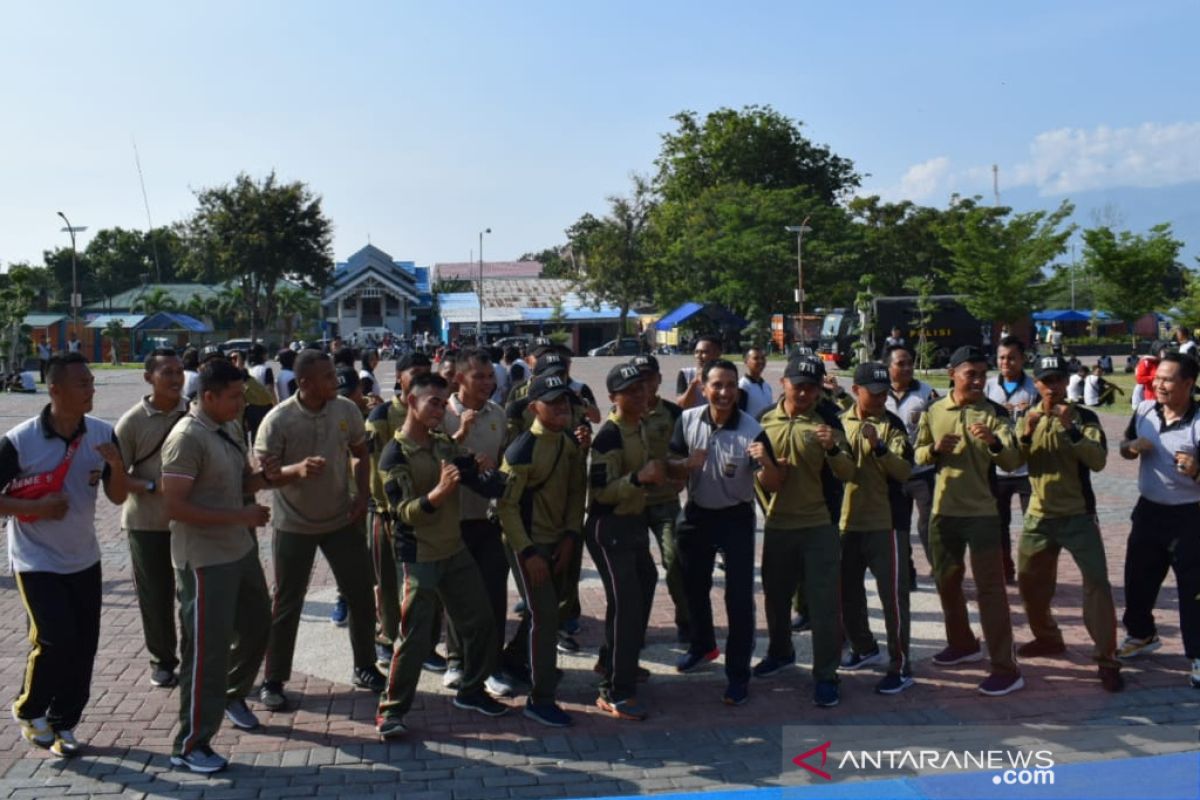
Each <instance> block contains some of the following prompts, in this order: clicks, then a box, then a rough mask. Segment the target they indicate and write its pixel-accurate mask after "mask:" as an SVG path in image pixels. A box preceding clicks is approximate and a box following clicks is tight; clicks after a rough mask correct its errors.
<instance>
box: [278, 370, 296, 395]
mask: <svg viewBox="0 0 1200 800" xmlns="http://www.w3.org/2000/svg"><path fill="white" fill-rule="evenodd" d="M294 380H296V373H294V372H292V371H291V370H290V369H284V368H283V367H280V368H279V376H278V377H277V378H275V396H276V397H277V398H279V402H281V403H282V402H283V401H284V400H287V399H288V398H289V397H291V396H292V388H291V385H292V381H294Z"/></svg>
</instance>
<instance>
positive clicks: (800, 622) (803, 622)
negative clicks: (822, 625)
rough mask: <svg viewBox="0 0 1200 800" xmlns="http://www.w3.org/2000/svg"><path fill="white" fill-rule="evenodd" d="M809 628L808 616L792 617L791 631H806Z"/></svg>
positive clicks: (797, 615) (798, 615)
mask: <svg viewBox="0 0 1200 800" xmlns="http://www.w3.org/2000/svg"><path fill="white" fill-rule="evenodd" d="M811 627H812V625H810V624H809V622H808V614H796V615H794V616H793V617H792V630H793V631H796V632H799V631H806V630H808V629H809V628H811Z"/></svg>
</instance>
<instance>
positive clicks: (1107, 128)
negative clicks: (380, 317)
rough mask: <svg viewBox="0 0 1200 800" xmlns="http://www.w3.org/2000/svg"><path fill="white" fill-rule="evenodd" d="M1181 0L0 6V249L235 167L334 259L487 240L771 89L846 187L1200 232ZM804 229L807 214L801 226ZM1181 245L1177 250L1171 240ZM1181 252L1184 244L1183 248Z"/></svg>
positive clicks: (422, 256) (1198, 134) (101, 220)
mask: <svg viewBox="0 0 1200 800" xmlns="http://www.w3.org/2000/svg"><path fill="white" fill-rule="evenodd" d="M1198 23H1200V4H1197V3H1196V2H1195V0H1186V1H1183V2H1175V1H1174V0H1163V1H1162V2H1155V3H1136V4H1134V3H1128V2H1055V3H1044V2H1024V1H1014V2H1008V3H992V4H982V3H957V4H956V3H949V2H943V3H927V2H912V1H910V2H907V3H893V2H863V3H853V4H851V3H817V2H795V1H793V2H747V3H741V4H733V3H718V2H698V1H697V0H693V1H692V2H675V1H674V0H663V1H662V2H656V1H655V0H650V1H649V2H648V1H647V0H641V2H625V1H624V0H610V1H609V2H604V3H590V4H584V3H564V2H561V0H559V2H508V3H499V2H496V3H487V2H479V3H473V2H453V1H451V2H445V3H428V2H424V3H415V2H386V3H385V2H379V3H372V2H354V3H328V2H304V1H300V2H286V3H285V2H249V3H247V2H244V0H243V1H242V2H224V0H211V1H210V2H203V3H200V2H190V3H189V2H180V3H162V2H157V3H134V2H116V3H104V4H97V3H87V2H54V3H35V2H31V1H30V0H24V2H17V1H14V2H9V3H5V5H4V7H3V11H2V12H0V152H3V153H4V157H3V158H0V264H6V263H10V262H19V261H30V262H33V263H40V261H41V257H42V251H43V250H45V249H47V248H51V247H54V246H60V245H65V244H66V243H67V236H66V234H64V233H62V232H61V231H60V228H61V227H62V222H61V220H60V219H59V218H58V217H57V216H56V212H57V211H63V212H64V213H65V214H66V215H67V216H68V217H69V219H70V220H71V222H72V224H73V225H76V226H87V227H88V229H89V230H88V231H87V232H84V233H83V234H81V236H80V239H79V245H80V247H83V246H85V245H86V243H87V241H88V237H89V236H90V235H91V234H92V233H94V232H95V231H96V230H98V229H101V228H106V227H114V226H121V227H125V228H136V229H145V228H146V227H147V210H146V206H145V204H144V203H143V197H142V191H141V187H140V185H139V180H138V172H137V167H136V164H135V160H134V142H135V141H136V146H137V151H138V153H139V155H140V161H141V167H142V171H143V174H144V180H145V190H146V196H147V198H148V201H149V209H150V214H149V216H150V218H151V219H152V220H153V223H154V224H155V225H162V224H169V223H171V222H174V221H178V220H181V219H183V218H186V217H187V216H188V215H189V214H190V213H191V212H192V211H193V210H194V208H195V192H196V191H198V190H200V189H202V188H206V187H211V186H217V185H222V184H227V183H230V182H231V181H232V180H233V179H234V177H235V176H236V175H237V174H238V173H239V172H246V173H248V174H250V175H252V176H254V177H262V176H264V175H266V174H267V173H268V172H270V171H271V170H274V171H275V172H276V173H277V174H278V176H279V177H280V178H283V179H286V180H301V181H304V182H305V183H307V184H308V185H309V187H310V188H311V189H312V191H313V192H315V193H316V194H318V195H320V196H321V197H322V205H323V209H324V211H325V213H326V214H327V215H328V216H329V217H330V219H331V220H332V221H333V224H334V232H335V235H334V257H335V258H336V259H337V260H344V259H345V258H346V257H347V256H349V255H350V254H351V253H353V252H354V251H356V250H357V249H359V248H360V247H362V246H363V245H365V244H366V243H367V242H368V240H369V241H370V242H371V243H373V244H375V245H377V246H378V247H381V248H382V249H383V250H385V251H387V252H388V253H390V254H391V255H392V256H393V257H394V258H396V259H402V260H412V261H416V262H417V263H418V264H432V263H435V262H444V261H464V260H466V259H467V258H468V257H470V256H472V255H473V256H475V257H478V253H477V252H476V250H477V248H478V246H479V244H478V243H479V232H480V231H482V230H483V229H485V228H488V227H490V228H491V229H492V233H491V234H488V235H487V236H486V238H485V241H484V256H485V258H486V259H487V260H507V259H513V258H516V257H518V256H519V255H521V254H522V253H525V252H530V251H537V250H541V249H542V248H545V247H549V246H552V245H556V244H559V243H561V242H563V241H564V235H563V229H564V228H566V227H567V226H568V225H570V224H571V223H572V222H573V221H574V220H576V219H577V218H578V217H579V216H580V215H581V214H583V213H585V212H592V213H601V212H603V211H604V209H605V206H606V202H605V198H606V197H608V196H609V195H612V194H614V193H622V192H625V191H627V190H628V187H629V177H630V175H631V173H634V172H641V173H651V172H652V171H653V168H654V165H653V162H654V158H655V156H656V154H657V153H658V149H659V144H660V136H661V135H662V134H663V133H665V132H667V131H670V130H672V129H673V123H672V121H671V116H672V115H673V114H676V113H678V112H680V111H682V110H685V109H686V110H692V111H695V112H697V113H699V114H701V115H703V114H705V113H707V112H709V111H713V110H715V109H717V108H721V107H732V108H741V107H743V106H746V105H751V104H759V105H770V106H772V107H774V108H775V109H776V110H778V111H780V112H781V113H783V114H785V115H787V116H789V117H791V118H793V119H795V120H798V121H800V122H802V123H803V131H804V133H805V135H807V136H808V137H809V138H810V139H812V140H813V141H815V142H818V143H821V144H825V145H828V146H829V147H831V148H832V149H833V151H834V152H836V153H838V154H839V155H841V156H843V157H846V158H849V159H851V160H853V161H854V163H855V165H856V166H857V168H858V170H859V171H860V172H861V173H863V174H864V175H865V176H866V177H865V178H864V182H863V187H862V190H861V193H862V194H879V195H881V196H883V197H884V198H886V199H889V200H900V199H910V200H913V201H915V202H918V203H922V204H927V205H936V206H944V205H945V204H946V202H947V200H948V198H949V197H950V195H951V193H954V192H957V193H959V194H963V195H974V194H981V195H984V196H985V197H986V198H987V199H989V200H990V199H991V197H992V188H993V187H992V165H993V164H995V165H997V166H998V167H999V184H1000V193H1001V198H1002V202H1004V203H1005V204H1006V205H1012V206H1014V207H1015V208H1018V209H1019V210H1032V209H1035V208H1050V207H1055V206H1057V205H1058V203H1059V202H1061V200H1062V199H1064V198H1070V199H1071V200H1072V201H1074V202H1075V203H1076V204H1077V206H1078V207H1079V212H1078V213H1077V218H1078V221H1079V222H1081V223H1082V224H1084V225H1087V224H1093V223H1094V222H1095V221H1096V220H1098V219H1103V220H1107V221H1114V222H1118V223H1120V224H1121V225H1122V227H1127V228H1130V229H1133V230H1143V231H1144V230H1145V229H1147V228H1149V226H1150V225H1153V224H1155V223H1157V222H1171V223H1172V224H1173V225H1174V229H1175V232H1176V234H1177V235H1178V236H1179V237H1180V238H1182V239H1184V240H1185V242H1186V243H1187V251H1186V252H1187V253H1189V255H1190V254H1192V253H1197V252H1200V102H1197V101H1198V100H1200V48H1197V47H1196V46H1195V31H1196V30H1197V28H1198V27H1200V24H1198ZM812 235H819V232H814V233H813V234H812ZM1189 263H1191V262H1189ZM1191 265H1192V266H1195V264H1194V263H1191Z"/></svg>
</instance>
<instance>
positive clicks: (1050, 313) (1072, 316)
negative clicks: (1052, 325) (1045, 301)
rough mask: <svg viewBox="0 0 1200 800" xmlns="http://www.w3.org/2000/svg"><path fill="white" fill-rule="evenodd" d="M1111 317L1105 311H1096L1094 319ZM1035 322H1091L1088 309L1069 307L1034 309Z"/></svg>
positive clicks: (1103, 319) (1102, 319)
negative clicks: (1078, 309)
mask: <svg viewBox="0 0 1200 800" xmlns="http://www.w3.org/2000/svg"><path fill="white" fill-rule="evenodd" d="M1111 317H1112V315H1111V314H1109V313H1108V312H1107V311H1097V312H1096V319H1098V320H1100V321H1101V322H1103V321H1105V320H1108V319H1110V318H1111ZM1033 319H1034V321H1035V322H1091V321H1092V312H1090V311H1075V310H1074V309H1069V308H1048V309H1046V310H1045V311H1035V312H1034V313H1033Z"/></svg>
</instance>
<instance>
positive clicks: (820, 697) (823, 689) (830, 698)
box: [813, 681, 840, 708]
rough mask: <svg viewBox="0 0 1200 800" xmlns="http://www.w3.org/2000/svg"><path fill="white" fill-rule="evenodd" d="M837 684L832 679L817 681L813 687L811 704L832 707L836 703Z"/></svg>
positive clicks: (837, 697) (837, 698)
mask: <svg viewBox="0 0 1200 800" xmlns="http://www.w3.org/2000/svg"><path fill="white" fill-rule="evenodd" d="M839 699H840V697H839V696H838V685H837V684H836V683H834V682H833V681H817V685H816V686H814V687H813V705H814V706H820V707H821V708H833V707H834V706H836V705H837V704H838V700H839Z"/></svg>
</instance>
